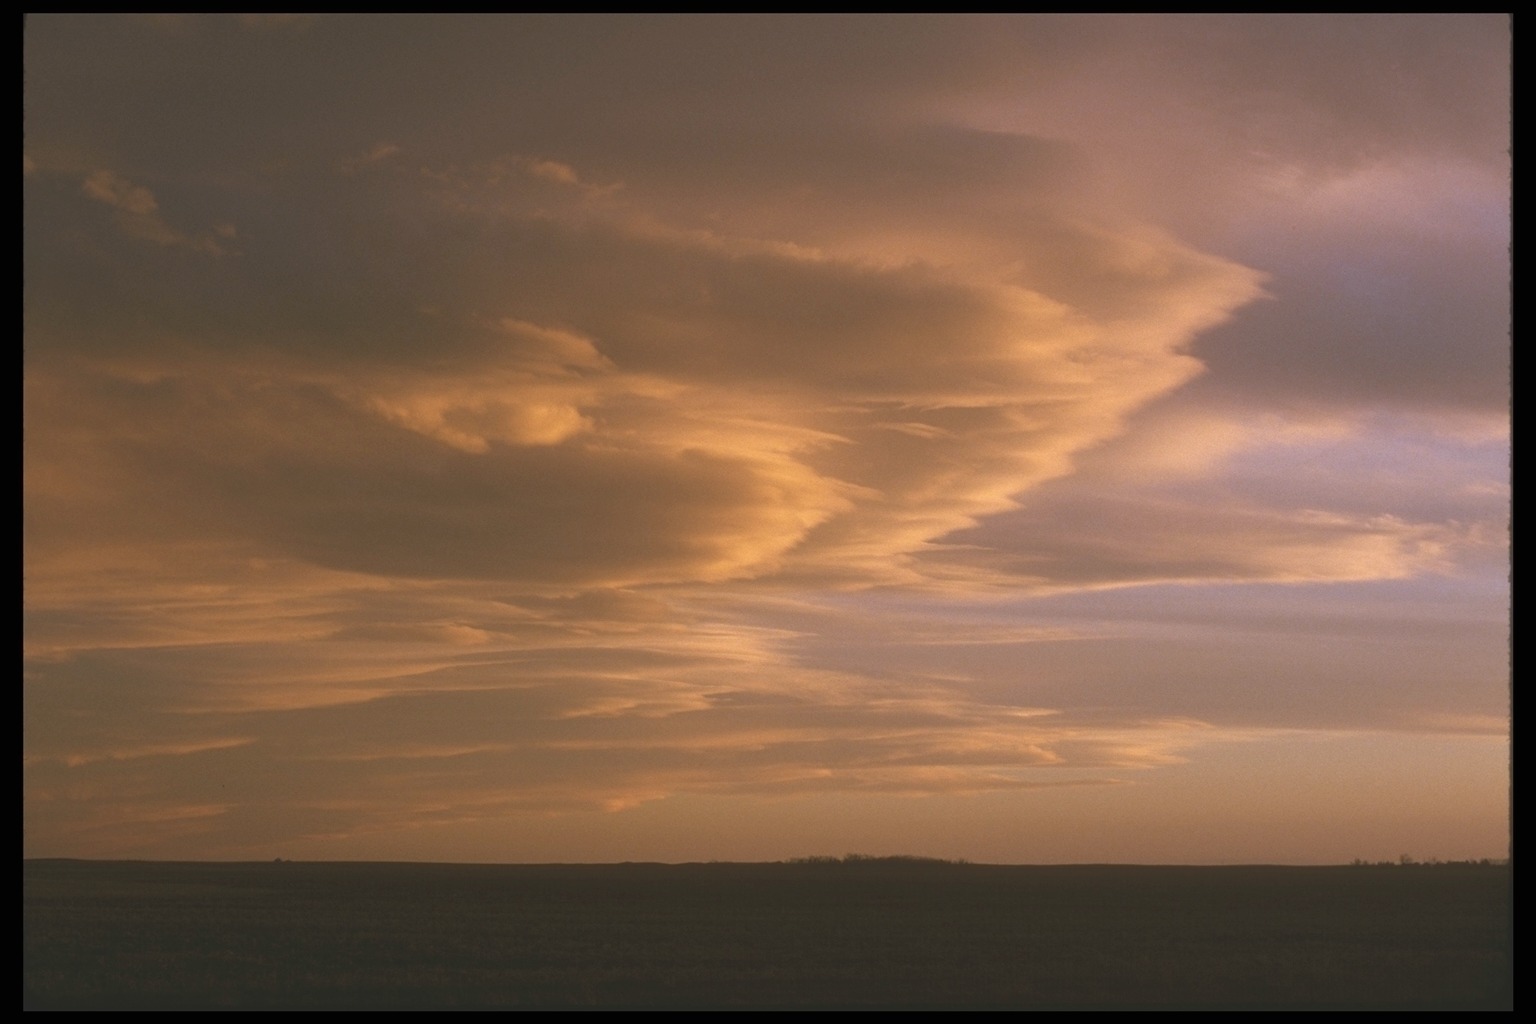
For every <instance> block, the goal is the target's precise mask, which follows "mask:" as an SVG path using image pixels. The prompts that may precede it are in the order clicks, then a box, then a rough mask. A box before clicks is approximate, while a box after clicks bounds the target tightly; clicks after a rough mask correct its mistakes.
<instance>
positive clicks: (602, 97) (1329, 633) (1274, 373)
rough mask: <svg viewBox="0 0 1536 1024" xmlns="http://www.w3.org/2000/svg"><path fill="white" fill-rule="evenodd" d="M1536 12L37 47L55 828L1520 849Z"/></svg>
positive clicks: (86, 41) (475, 843) (282, 851)
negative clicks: (1517, 317)
mask: <svg viewBox="0 0 1536 1024" xmlns="http://www.w3.org/2000/svg"><path fill="white" fill-rule="evenodd" d="M1509 45H1510V39H1509V25H1508V22H1507V19H1506V18H1504V17H1502V16H1481V15H1476V16H1411V17H1410V16H1383V17H1341V16H1315V15H1314V16H1289V17H1279V16H1249V17H1211V16H1198V17H1195V16H1190V17H1171V16H1155V17H1141V18H1131V17H1081V18H1079V17H1043V16H1005V17H904V18H897V17H815V18H813V17H757V16H742V17H615V16H592V17H588V16H572V17H506V16H502V17H467V16H457V17H378V16H372V17H370V16H363V17H341V16H321V17H303V16H270V17H267V16H263V17H256V16H244V17H233V16H231V17H189V16H161V17H107V16H80V17H75V16H45V17H39V16H35V15H34V16H31V17H30V18H29V19H28V21H27V25H26V34H25V60H26V67H25V75H26V78H25V115H26V120H25V142H24V162H23V174H24V182H23V188H24V215H25V243H24V256H25V268H24V270H25V343H26V357H25V371H26V372H25V395H24V400H25V407H24V420H25V422H24V426H25V511H26V526H25V601H26V616H25V627H24V630H25V631H24V644H25V662H26V667H25V677H24V691H23V692H24V700H25V734H24V753H23V766H24V779H25V791H26V803H25V829H26V832H25V853H26V854H27V855H29V856H84V857H135V858H141V857H142V858H178V859H188V858H195V859H271V858H272V857H276V856H281V857H285V858H292V859H341V858H344V859H413V860H467V861H617V860H673V861H678V860H704V859H731V860H772V859H779V858H783V857H792V856H803V855H810V854H841V853H846V852H850V851H859V852H865V853H906V854H920V855H929V856H943V857H965V858H969V859H972V860H980V861H995V862H1061V861H1140V862H1208V863H1219V862H1234V861H1237V862H1254V861H1272V862H1296V863H1310V862H1338V861H1347V860H1349V859H1351V858H1354V857H1363V858H1367V859H1373V860H1374V859H1384V858H1396V857H1397V856H1398V855H1399V854H1400V853H1405V852H1406V853H1410V854H1412V855H1415V856H1418V857H1428V856H1435V857H1441V858H1447V859H1449V858H1456V859H1460V858H1467V857H1473V858H1478V857H1499V856H1503V855H1504V854H1505V852H1506V849H1507V844H1508V817H1507V815H1508V799H1509V789H1508V771H1509V728H1508V713H1509V646H1508V645H1509V632H1508V607H1509V586H1508V537H1509V534H1508V524H1509V518H1508V517H1509V486H1508V485H1509V461H1508V460H1509V437H1508V423H1509V403H1510V383H1509V351H1510V348H1509V346H1510V338H1509V287H1510V285H1509V243H1510V235H1509V230H1510V228H1509V208H1510V161H1509V133H1510V126H1509V117H1510V101H1509V90H1510V84H1509V76H1510V56H1509Z"/></svg>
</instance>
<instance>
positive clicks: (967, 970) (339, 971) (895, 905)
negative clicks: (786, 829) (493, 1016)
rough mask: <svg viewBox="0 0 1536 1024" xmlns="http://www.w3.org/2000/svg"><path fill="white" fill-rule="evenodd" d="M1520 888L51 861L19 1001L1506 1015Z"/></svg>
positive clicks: (26, 922) (655, 867)
mask: <svg viewBox="0 0 1536 1024" xmlns="http://www.w3.org/2000/svg"><path fill="white" fill-rule="evenodd" d="M1511 877H1512V876H1511V869H1510V868H1508V867H1507V866H1472V865H1467V866H1461V865H1454V866H1444V865H1442V866H1433V867H1425V866H1420V867H1369V868H1348V867H1338V868H1332V867H1326V868H1319V867H1126V866H1064V867H1020V866H993V865H973V864H946V863H937V862H923V861H903V860H895V861H886V860H868V861H858V862H852V863H849V862H831V863H809V864H681V865H663V864H618V865H451V864H343V863H263V864H198V863H141V862H93V861H29V862H26V863H25V864H24V865H23V878H24V884H23V891H24V909H23V927H24V933H23V934H24V944H25V945H24V948H25V969H24V1005H25V1007H26V1008H27V1009H53V1008H96V1009H105V1008H123V1009H143V1008H165V1009H178V1008H301V1007H314V1008H335V1009H342V1008H349V1009H350V1008H391V1007H395V1008H413V1009H414V1008H447V1009H453V1008H463V1009H479V1008H492V1007H502V1008H534V1007H547V1008H569V1009H581V1008H662V1007H675V1008H704V1007H720V1008H764V1007H784V1008H813V1007H828V1008H847V1009H853V1008H873V1007H882V1008H962V1009H966V1008H969V1009H1002V1008H1021V1009H1034V1008H1067V1009H1079V1008H1118V1009H1146V1008H1172V1007H1189V1008H1214V1007H1233V1008H1255V1009H1259V1008H1335V1007H1336V1008H1346V1009H1356V1008H1358V1009H1363V1008H1419V1009H1449V1008H1471V1009H1508V1008H1511V1007H1512V1006H1513V995H1512V992H1513V988H1512V976H1513V974H1512V966H1511V955H1510V951H1511V927H1512V926H1511V914H1512V911H1511Z"/></svg>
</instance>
